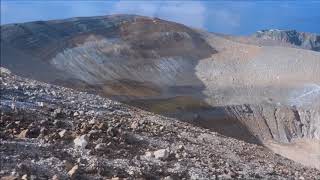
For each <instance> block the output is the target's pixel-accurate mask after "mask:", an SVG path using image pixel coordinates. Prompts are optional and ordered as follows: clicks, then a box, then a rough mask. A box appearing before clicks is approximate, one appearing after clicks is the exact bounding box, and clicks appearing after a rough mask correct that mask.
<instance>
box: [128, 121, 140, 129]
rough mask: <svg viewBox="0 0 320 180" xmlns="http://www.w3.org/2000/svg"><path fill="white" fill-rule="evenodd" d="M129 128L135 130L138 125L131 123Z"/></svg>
mask: <svg viewBox="0 0 320 180" xmlns="http://www.w3.org/2000/svg"><path fill="white" fill-rule="evenodd" d="M130 127H131V129H137V128H138V127H139V123H138V122H133V123H132V124H131V126H130Z"/></svg>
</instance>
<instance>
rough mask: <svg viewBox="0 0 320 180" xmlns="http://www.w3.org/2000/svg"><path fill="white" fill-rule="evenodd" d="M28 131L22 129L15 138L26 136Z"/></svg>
mask: <svg viewBox="0 0 320 180" xmlns="http://www.w3.org/2000/svg"><path fill="white" fill-rule="evenodd" d="M28 131H29V130H28V129H25V130H22V131H21V132H20V134H19V135H18V136H17V138H20V139H24V138H27V134H28Z"/></svg>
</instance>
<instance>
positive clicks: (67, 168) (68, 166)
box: [63, 160, 73, 171]
mask: <svg viewBox="0 0 320 180" xmlns="http://www.w3.org/2000/svg"><path fill="white" fill-rule="evenodd" d="M63 163H64V167H65V168H66V170H67V171H70V170H71V169H72V168H73V164H72V163H71V162H69V161H67V160H64V161H63Z"/></svg>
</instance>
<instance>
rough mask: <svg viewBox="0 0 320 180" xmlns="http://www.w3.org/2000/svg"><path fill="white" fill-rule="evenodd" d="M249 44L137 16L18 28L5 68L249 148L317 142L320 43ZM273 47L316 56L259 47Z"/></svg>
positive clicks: (7, 33) (8, 37) (11, 29)
mask: <svg viewBox="0 0 320 180" xmlns="http://www.w3.org/2000/svg"><path fill="white" fill-rule="evenodd" d="M279 33H280V34H279ZM293 36H294V37H293ZM296 37H297V38H296ZM241 38H242V40H239V39H238V38H236V37H233V38H230V37H227V36H221V35H215V34H212V33H208V32H204V31H201V30H195V29H192V28H189V27H186V26H184V25H181V24H178V23H174V22H168V21H164V20H161V19H154V18H148V17H142V16H135V15H112V16H101V17H90V18H72V19H66V20H55V21H46V22H43V21H39V22H30V23H23V24H10V25H3V26H1V65H2V66H5V67H6V68H9V69H11V71H13V72H14V73H17V74H18V75H23V76H26V77H29V78H34V79H37V80H41V81H45V82H49V83H54V84H59V85H62V86H67V87H72V88H75V89H81V90H85V91H89V92H92V93H97V94H100V95H104V96H108V97H111V98H114V99H117V100H120V101H123V102H126V103H128V104H130V105H134V106H137V107H141V108H144V109H147V110H149V111H152V112H155V113H159V114H162V115H166V116H171V117H176V118H178V119H180V120H183V121H189V122H191V123H194V124H196V125H198V126H204V127H206V128H209V129H212V130H214V131H217V132H219V133H221V134H224V135H227V136H231V137H234V138H238V139H241V140H245V141H248V142H253V143H265V142H267V141H269V140H273V141H276V142H281V143H288V142H292V141H293V140H295V139H305V138H307V139H316V140H319V139H320V124H319V123H320V117H319V113H320V110H319V107H320V105H319V102H320V54H319V52H316V51H317V47H318V41H319V37H318V36H313V35H310V36H309V35H306V34H304V33H298V32H286V31H285V32H283V31H279V32H278V31H275V32H271V31H263V32H261V33H258V34H257V35H256V37H255V38H253V39H252V38H249V37H248V38H247V39H246V38H244V37H241ZM268 38H270V39H276V40H281V41H286V42H287V41H288V42H290V43H293V44H296V43H299V44H300V46H303V48H307V49H312V48H313V50H315V51H309V50H304V49H299V48H296V47H295V48H290V47H286V46H284V47H283V46H282V44H281V46H282V47H281V46H278V45H276V44H274V41H273V43H271V44H265V45H268V46H264V44H263V43H260V41H259V40H258V39H268ZM314 38H315V40H314ZM309 40H312V41H309ZM253 41H254V42H255V43H253ZM258 41H259V42H258ZM298 41H299V42H298ZM300 41H301V43H300ZM307 41H308V42H310V44H307V43H306V42H307ZM248 42H250V43H248Z"/></svg>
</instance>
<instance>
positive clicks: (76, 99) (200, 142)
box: [0, 68, 320, 180]
mask: <svg viewBox="0 0 320 180" xmlns="http://www.w3.org/2000/svg"><path fill="white" fill-rule="evenodd" d="M0 80H1V120H0V140H1V141H0V143H1V146H0V164H1V171H0V177H2V178H3V179H5V178H12V179H13V178H14V177H16V178H24V179H49V178H53V179H67V178H73V179H104V178H107V179H119V178H128V179H137V178H142V179H167V180H168V179H235V178H241V179H317V178H318V177H319V176H320V171H319V170H316V169H312V168H306V167H303V166H302V165H299V164H297V163H295V162H293V161H290V160H288V159H285V158H283V157H281V156H279V155H276V154H274V153H272V152H271V151H269V150H267V149H266V148H264V147H263V146H258V145H255V144H249V143H246V142H244V141H239V140H236V139H232V138H229V137H226V136H223V135H221V134H219V133H216V132H212V131H210V130H207V129H204V128H201V127H197V126H193V125H190V124H187V123H183V122H181V121H178V120H177V119H172V118H166V117H163V116H159V115H155V114H153V113H149V112H146V111H143V110H140V109H137V108H134V107H130V106H127V105H124V104H121V103H118V102H115V101H112V100H110V99H106V98H102V97H100V96H96V95H92V94H87V93H84V92H79V91H74V90H71V89H67V88H63V87H58V86H54V85H50V84H44V83H40V82H37V81H34V80H29V79H25V78H21V77H19V76H15V75H13V74H11V73H10V71H8V70H6V69H3V68H1V79H0Z"/></svg>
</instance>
